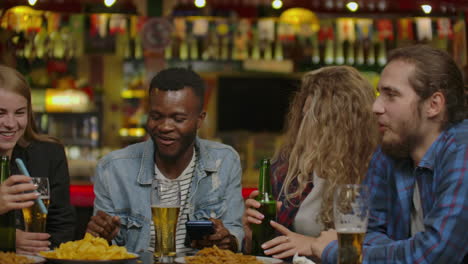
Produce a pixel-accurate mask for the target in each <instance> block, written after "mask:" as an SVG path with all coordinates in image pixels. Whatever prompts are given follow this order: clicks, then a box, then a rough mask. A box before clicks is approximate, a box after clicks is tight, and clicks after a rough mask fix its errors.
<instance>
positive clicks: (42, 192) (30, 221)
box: [23, 177, 50, 233]
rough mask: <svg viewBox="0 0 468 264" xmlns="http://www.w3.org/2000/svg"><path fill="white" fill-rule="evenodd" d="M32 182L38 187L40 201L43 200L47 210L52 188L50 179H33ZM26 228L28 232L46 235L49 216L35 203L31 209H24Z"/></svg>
mask: <svg viewBox="0 0 468 264" xmlns="http://www.w3.org/2000/svg"><path fill="white" fill-rule="evenodd" d="M31 182H32V183H33V184H36V185H37V190H36V192H38V193H39V199H41V200H42V202H43V203H44V205H45V207H46V208H49V204H50V188H49V179H48V178H42V177H41V178H37V177H32V178H31ZM23 217H24V226H25V231H26V232H36V233H45V232H46V220H47V214H45V213H43V212H42V211H41V209H40V208H39V204H38V203H37V202H34V204H33V205H32V206H31V207H28V208H23Z"/></svg>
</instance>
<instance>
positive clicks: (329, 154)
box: [273, 66, 379, 227]
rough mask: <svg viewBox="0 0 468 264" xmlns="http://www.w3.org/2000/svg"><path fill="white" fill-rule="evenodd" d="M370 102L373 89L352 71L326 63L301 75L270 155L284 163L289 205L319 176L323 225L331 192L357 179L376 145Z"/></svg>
mask: <svg viewBox="0 0 468 264" xmlns="http://www.w3.org/2000/svg"><path fill="white" fill-rule="evenodd" d="M374 100H375V90H374V88H373V87H372V85H371V84H370V83H369V82H368V81H367V80H366V79H365V78H364V77H363V76H362V75H361V74H360V73H359V72H358V71H357V70H356V69H354V68H353V67H349V66H330V67H324V68H321V69H319V70H315V71H311V72H308V73H306V74H305V75H304V76H303V78H302V84H301V88H300V90H299V91H298V92H297V93H296V94H295V96H294V98H293V100H292V103H291V105H290V110H289V113H288V115H287V116H286V126H285V127H286V133H285V138H284V143H283V145H282V146H281V148H280V149H279V150H278V151H277V152H276V153H275V157H274V158H273V159H274V160H279V159H281V160H287V161H288V171H287V174H286V178H285V180H284V185H283V186H282V189H281V192H283V194H284V195H285V198H286V202H287V203H291V199H292V198H294V197H298V196H299V195H300V194H301V193H302V192H303V190H304V189H305V187H306V185H307V183H308V182H310V181H312V179H313V178H312V175H313V173H314V172H315V173H316V174H317V175H318V176H319V177H320V178H322V179H324V189H323V192H322V194H321V196H322V200H323V201H322V206H321V211H320V214H319V216H318V218H320V219H317V220H320V222H322V223H323V224H324V226H325V227H333V210H332V209H333V191H334V190H335V188H336V187H337V185H339V184H351V183H360V182H361V181H362V179H363V178H364V176H365V174H366V172H367V167H368V163H369V161H370V158H371V155H372V153H373V151H374V149H375V148H376V146H377V144H378V139H379V136H378V131H377V123H376V120H375V116H374V114H373V113H372V104H373V102H374ZM306 102H307V104H306ZM294 179H297V182H298V186H297V188H291V187H292V185H291V184H292V182H293V180H294ZM291 190H294V191H291ZM294 206H298V205H294Z"/></svg>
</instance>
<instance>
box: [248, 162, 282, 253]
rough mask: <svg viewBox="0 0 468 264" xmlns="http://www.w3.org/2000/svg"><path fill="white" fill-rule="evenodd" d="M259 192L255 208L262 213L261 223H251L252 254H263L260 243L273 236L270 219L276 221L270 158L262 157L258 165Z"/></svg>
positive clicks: (273, 231)
mask: <svg viewBox="0 0 468 264" xmlns="http://www.w3.org/2000/svg"><path fill="white" fill-rule="evenodd" d="M258 191H259V194H258V196H257V197H256V198H255V199H256V200H257V201H258V202H260V204H261V205H260V208H258V209H257V210H258V211H259V212H260V213H262V214H263V215H264V216H265V218H263V220H262V223H261V224H258V225H257V224H252V255H255V256H264V255H265V254H264V252H263V249H262V247H261V246H262V244H263V243H265V242H266V241H269V240H271V239H273V238H274V237H275V229H274V228H273V227H272V226H271V224H270V221H271V220H273V221H276V200H275V199H274V198H273V194H272V188H271V184H270V160H269V159H262V161H261V166H260V177H259V182H258Z"/></svg>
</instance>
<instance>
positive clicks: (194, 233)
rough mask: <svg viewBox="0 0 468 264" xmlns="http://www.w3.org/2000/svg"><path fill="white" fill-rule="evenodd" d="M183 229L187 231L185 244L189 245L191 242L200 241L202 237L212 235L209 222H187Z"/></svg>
mask: <svg viewBox="0 0 468 264" xmlns="http://www.w3.org/2000/svg"><path fill="white" fill-rule="evenodd" d="M185 228H186V230H187V239H186V242H189V243H190V242H191V241H192V240H201V239H203V237H204V236H206V235H211V234H213V233H214V228H213V222H211V221H209V220H198V221H187V222H186V223H185Z"/></svg>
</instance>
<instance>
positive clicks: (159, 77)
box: [149, 68, 205, 108]
mask: <svg viewBox="0 0 468 264" xmlns="http://www.w3.org/2000/svg"><path fill="white" fill-rule="evenodd" d="M185 87H188V88H191V89H193V91H194V92H195V95H196V96H197V97H198V98H200V108H201V107H203V101H204V99H205V84H204V82H203V79H202V78H201V77H200V75H198V74H197V73H196V72H194V71H192V70H190V69H185V68H169V69H165V70H162V71H160V72H159V73H158V74H156V76H154V77H153V79H152V80H151V83H150V87H149V92H150V93H151V91H152V90H153V89H159V90H163V91H177V90H182V89H184V88H185Z"/></svg>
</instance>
